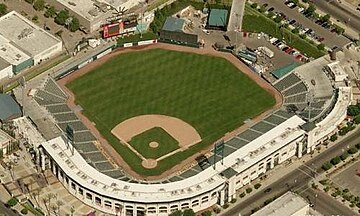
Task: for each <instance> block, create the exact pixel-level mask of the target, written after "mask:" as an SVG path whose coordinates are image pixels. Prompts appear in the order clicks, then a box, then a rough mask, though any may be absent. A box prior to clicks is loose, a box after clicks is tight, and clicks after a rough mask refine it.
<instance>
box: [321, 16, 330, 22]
mask: <svg viewBox="0 0 360 216" xmlns="http://www.w3.org/2000/svg"><path fill="white" fill-rule="evenodd" d="M320 20H321V21H323V22H328V21H329V20H330V15H329V14H326V15H324V16H322V17H320Z"/></svg>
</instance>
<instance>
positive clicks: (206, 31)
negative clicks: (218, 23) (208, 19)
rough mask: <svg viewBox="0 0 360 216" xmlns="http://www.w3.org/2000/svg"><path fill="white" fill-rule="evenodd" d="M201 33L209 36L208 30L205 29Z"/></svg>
mask: <svg viewBox="0 0 360 216" xmlns="http://www.w3.org/2000/svg"><path fill="white" fill-rule="evenodd" d="M202 31H203V32H204V33H205V34H207V35H208V34H210V32H209V31H208V30H206V29H203V30H202Z"/></svg>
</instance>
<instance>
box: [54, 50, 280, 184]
mask: <svg viewBox="0 0 360 216" xmlns="http://www.w3.org/2000/svg"><path fill="white" fill-rule="evenodd" d="M159 48H160V49H167V50H173V51H178V52H187V53H196V54H201V55H210V56H216V57H220V58H224V59H226V60H228V61H229V62H231V63H232V64H233V65H234V66H235V67H236V68H238V69H239V70H240V71H242V72H243V73H244V74H246V75H247V76H248V77H250V78H251V79H252V80H254V81H255V82H256V83H257V84H258V85H259V86H261V87H262V88H263V89H265V90H266V91H267V92H269V94H271V95H272V96H273V97H274V98H275V100H276V104H275V105H274V107H273V108H272V109H270V110H268V111H266V112H264V113H262V114H260V115H258V116H256V117H255V118H253V119H252V120H253V121H254V122H257V121H260V120H261V119H263V118H264V117H265V116H267V115H268V114H270V113H271V112H273V110H275V109H278V108H279V107H281V106H282V102H283V97H282V95H281V94H280V93H279V92H278V91H277V90H276V89H275V88H274V87H273V86H272V85H271V84H270V83H268V82H266V81H265V80H264V79H262V78H261V77H260V76H258V75H257V74H256V73H255V72H253V71H252V70H251V69H250V68H249V67H248V66H247V65H245V64H244V63H243V62H241V61H240V60H239V59H237V58H236V57H235V56H233V55H232V54H231V53H224V52H218V51H215V50H214V49H213V48H211V47H210V46H209V47H205V48H203V49H198V48H191V47H185V46H178V45H172V44H164V43H158V44H153V45H148V46H138V47H129V48H123V49H118V50H116V51H113V52H112V53H110V54H108V55H105V56H103V57H102V58H100V59H97V60H96V61H93V62H91V63H89V64H87V65H85V66H84V67H82V68H81V69H79V70H77V71H76V72H74V73H72V74H69V75H68V76H66V77H64V78H63V79H61V80H59V81H58V83H59V84H60V85H61V86H62V87H63V89H64V90H65V91H66V92H67V94H68V95H69V100H68V105H69V107H70V108H71V109H74V108H75V107H76V104H75V97H74V94H73V93H72V92H71V91H70V90H69V89H67V88H66V87H65V85H66V84H67V83H68V82H70V81H72V80H74V79H77V78H78V77H81V76H82V75H84V74H86V73H88V72H90V71H92V70H94V69H95V68H97V67H99V66H100V65H102V64H104V63H105V62H107V61H109V59H111V58H112V57H114V56H117V55H120V54H122V53H127V52H137V51H142V50H149V49H159ZM76 115H77V116H78V117H79V118H80V120H81V121H82V122H83V123H84V124H85V125H86V127H87V128H89V130H90V131H91V132H92V134H93V135H94V136H95V137H96V138H97V139H98V140H99V141H100V143H101V145H102V147H103V149H104V150H105V151H106V153H107V154H108V155H109V156H110V157H111V158H112V159H113V160H114V161H115V162H116V164H118V165H119V166H120V167H122V168H123V169H124V171H125V172H126V173H128V174H129V175H131V176H133V177H135V178H137V179H146V180H148V181H152V180H154V181H155V180H160V179H164V178H165V177H168V176H170V175H172V174H174V173H177V172H178V171H181V170H183V169H184V167H188V166H189V165H190V164H192V163H194V162H195V159H196V158H197V157H199V156H200V155H204V154H206V153H208V152H209V151H211V149H212V148H213V146H212V145H209V146H208V147H207V148H205V149H203V150H202V151H200V152H197V153H195V154H194V155H192V156H190V157H189V158H187V159H186V160H184V161H182V162H181V163H179V164H177V165H175V166H173V167H172V168H171V169H169V170H167V171H165V172H163V173H162V174H160V175H158V176H141V175H139V174H138V173H136V172H134V171H133V170H132V169H131V167H130V166H129V165H128V164H127V163H126V162H125V161H124V160H123V158H122V157H121V155H120V154H119V153H118V152H117V151H116V150H115V149H114V148H113V147H112V146H111V145H110V144H109V143H108V142H107V140H106V139H105V138H104V137H103V136H102V135H101V134H100V133H99V131H98V130H97V129H96V127H95V126H94V124H93V123H92V122H91V121H90V120H89V119H88V118H86V117H85V116H84V115H83V114H82V113H76ZM247 128H248V125H246V124H244V125H242V126H241V127H239V128H238V129H236V130H234V131H231V132H229V133H227V134H225V137H224V139H225V140H227V139H229V138H230V137H232V136H234V135H236V134H238V133H239V132H241V131H243V130H245V129H247Z"/></svg>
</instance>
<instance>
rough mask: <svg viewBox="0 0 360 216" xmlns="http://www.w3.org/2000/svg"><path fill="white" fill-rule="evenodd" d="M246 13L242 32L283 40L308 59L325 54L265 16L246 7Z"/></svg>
mask: <svg viewBox="0 0 360 216" xmlns="http://www.w3.org/2000/svg"><path fill="white" fill-rule="evenodd" d="M245 10H246V13H245V15H244V17H243V23H242V24H243V25H242V30H243V31H247V32H264V33H266V34H268V35H271V36H273V37H276V38H279V39H281V38H283V39H284V41H285V42H286V44H287V45H289V46H291V47H293V48H295V49H297V50H299V51H300V52H301V53H303V54H305V55H306V56H307V57H313V58H315V59H316V58H319V57H321V56H323V55H324V54H325V52H324V51H320V50H319V49H318V48H317V47H316V46H315V45H313V44H311V43H310V42H309V41H308V40H304V39H302V38H300V36H299V35H297V34H294V33H292V32H291V31H290V30H288V29H286V28H280V26H281V25H280V24H279V23H276V22H275V21H273V20H272V19H270V18H268V17H266V16H265V15H264V14H261V13H259V12H258V11H256V10H254V9H253V8H251V7H250V6H249V5H246V7H245Z"/></svg>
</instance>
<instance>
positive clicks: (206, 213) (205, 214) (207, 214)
mask: <svg viewBox="0 0 360 216" xmlns="http://www.w3.org/2000/svg"><path fill="white" fill-rule="evenodd" d="M211 215H212V213H211V211H205V212H203V213H201V216H211Z"/></svg>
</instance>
